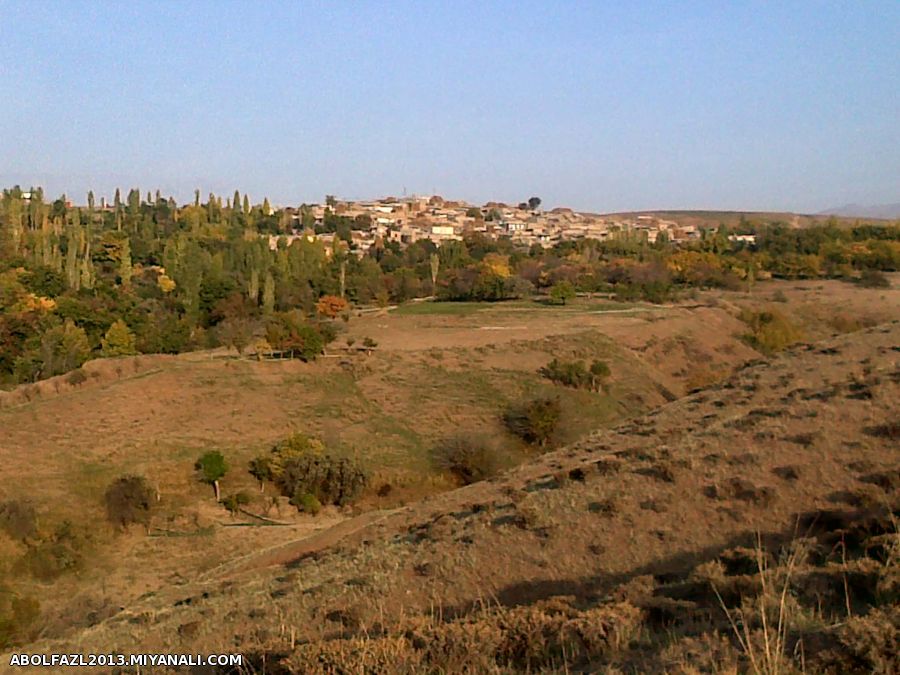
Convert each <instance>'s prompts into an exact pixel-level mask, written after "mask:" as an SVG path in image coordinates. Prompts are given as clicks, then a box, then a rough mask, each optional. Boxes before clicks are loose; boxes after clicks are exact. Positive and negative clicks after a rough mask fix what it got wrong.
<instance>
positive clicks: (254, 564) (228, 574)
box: [198, 509, 402, 581]
mask: <svg viewBox="0 0 900 675" xmlns="http://www.w3.org/2000/svg"><path fill="white" fill-rule="evenodd" d="M401 510H402V509H394V510H391V511H369V512H367V513H363V514H362V515H359V516H356V517H354V518H347V519H345V520H340V519H339V518H335V519H334V520H332V521H330V522H327V523H323V524H322V526H321V527H319V528H317V529H316V530H314V531H313V532H311V533H309V534H307V535H306V536H303V537H301V538H299V539H295V540H293V541H289V542H287V543H284V544H278V545H277V546H273V547H271V548H268V549H264V550H262V551H255V552H253V553H250V554H248V555H246V556H243V557H242V558H239V559H237V560H232V561H230V562H228V563H225V564H224V565H220V566H218V567H215V568H213V569H211V570H208V571H206V572H205V573H204V574H203V575H201V576H200V577H199V578H198V581H212V580H222V579H230V578H234V577H237V576H240V575H241V574H244V573H246V572H251V571H253V570H259V569H263V568H266V567H273V566H275V565H289V564H291V563H293V562H295V561H297V560H300V559H302V558H306V557H308V556H310V555H314V554H316V553H318V552H319V551H323V550H325V549H329V548H333V547H334V546H335V545H336V544H338V543H339V542H341V541H344V540H346V539H349V538H350V537H352V536H353V535H355V534H357V533H359V532H360V531H362V530H363V529H364V528H366V527H368V526H370V525H372V524H374V523H377V522H378V521H380V520H383V519H385V518H388V517H389V516H392V515H394V514H396V513H398V512H399V511H401Z"/></svg>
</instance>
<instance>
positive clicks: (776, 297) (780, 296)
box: [772, 288, 788, 302]
mask: <svg viewBox="0 0 900 675" xmlns="http://www.w3.org/2000/svg"><path fill="white" fill-rule="evenodd" d="M772 300H773V301H775V302H787V301H788V298H787V296H786V295H785V294H784V291H783V290H781V289H780V288H779V289H778V290H777V291H775V292H774V293H773V294H772Z"/></svg>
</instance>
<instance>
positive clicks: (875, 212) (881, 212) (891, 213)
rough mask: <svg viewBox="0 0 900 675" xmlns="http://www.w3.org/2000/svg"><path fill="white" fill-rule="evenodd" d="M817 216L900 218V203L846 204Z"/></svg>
mask: <svg viewBox="0 0 900 675" xmlns="http://www.w3.org/2000/svg"><path fill="white" fill-rule="evenodd" d="M817 215H820V216H844V217H845V218H900V202H898V203H896V204H877V205H875V206H871V205H870V206H863V205H861V204H844V205H843V206H836V207H835V208H833V209H826V210H825V211H822V212H821V213H818V214H817Z"/></svg>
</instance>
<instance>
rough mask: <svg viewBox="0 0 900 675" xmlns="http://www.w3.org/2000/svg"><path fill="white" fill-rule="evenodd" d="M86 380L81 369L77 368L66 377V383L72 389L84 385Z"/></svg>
mask: <svg viewBox="0 0 900 675" xmlns="http://www.w3.org/2000/svg"><path fill="white" fill-rule="evenodd" d="M87 379H88V376H87V374H86V373H85V372H84V371H83V370H82V369H81V368H79V369H78V370H73V371H72V372H71V373H69V374H68V375H67V376H66V382H68V383H69V384H71V385H72V386H73V387H77V386H78V385H80V384H84V383H85V382H87Z"/></svg>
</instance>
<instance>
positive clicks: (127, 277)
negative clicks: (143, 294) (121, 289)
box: [119, 237, 132, 288]
mask: <svg viewBox="0 0 900 675" xmlns="http://www.w3.org/2000/svg"><path fill="white" fill-rule="evenodd" d="M131 273H132V268H131V241H130V240H129V239H128V237H125V239H124V240H123V241H122V250H121V252H120V254H119V281H120V283H121V284H122V285H123V286H125V287H126V288H127V287H129V286H131Z"/></svg>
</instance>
